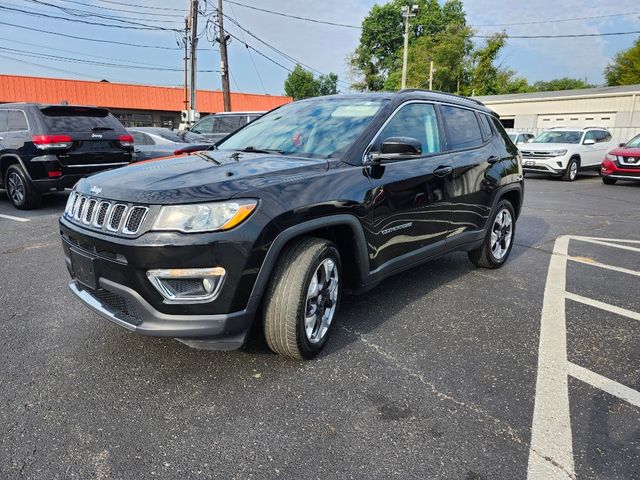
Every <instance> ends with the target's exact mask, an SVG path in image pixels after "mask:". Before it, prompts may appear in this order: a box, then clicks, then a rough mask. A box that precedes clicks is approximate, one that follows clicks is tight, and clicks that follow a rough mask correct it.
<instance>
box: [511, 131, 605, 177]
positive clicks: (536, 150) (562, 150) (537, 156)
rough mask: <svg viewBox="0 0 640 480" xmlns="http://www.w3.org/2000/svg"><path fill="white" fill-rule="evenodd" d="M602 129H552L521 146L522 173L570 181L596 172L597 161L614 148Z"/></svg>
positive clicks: (598, 164) (598, 162)
mask: <svg viewBox="0 0 640 480" xmlns="http://www.w3.org/2000/svg"><path fill="white" fill-rule="evenodd" d="M614 146H615V145H614V143H613V139H612V138H611V134H610V133H609V132H608V131H607V130H606V129H604V128H591V127H587V128H584V129H577V128H564V127H563V128H552V129H550V130H547V131H546V132H542V133H541V134H540V135H538V136H537V137H536V138H535V139H533V141H532V142H531V143H527V144H526V145H523V147H522V148H521V149H520V152H521V153H522V163H523V168H524V171H525V172H537V173H550V174H552V175H557V176H561V177H562V179H563V180H567V181H569V182H572V181H574V180H575V179H576V177H577V176H578V171H579V170H599V169H600V162H602V159H603V158H604V156H605V155H606V154H607V152H608V151H609V150H611V149H612V148H613V147H614Z"/></svg>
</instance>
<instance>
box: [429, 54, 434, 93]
mask: <svg viewBox="0 0 640 480" xmlns="http://www.w3.org/2000/svg"><path fill="white" fill-rule="evenodd" d="M433 72H434V70H433V60H431V61H430V62H429V90H433Z"/></svg>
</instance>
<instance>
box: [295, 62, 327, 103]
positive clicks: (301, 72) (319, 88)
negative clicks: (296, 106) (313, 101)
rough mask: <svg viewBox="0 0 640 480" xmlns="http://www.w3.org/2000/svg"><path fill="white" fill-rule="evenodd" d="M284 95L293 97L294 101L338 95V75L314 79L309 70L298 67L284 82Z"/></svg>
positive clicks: (321, 76)
mask: <svg viewBox="0 0 640 480" xmlns="http://www.w3.org/2000/svg"><path fill="white" fill-rule="evenodd" d="M284 93H285V94H287V95H288V96H290V97H293V99H294V100H300V99H301V98H309V97H317V96H318V95H333V94H336V93H338V75H336V74H335V73H333V72H332V73H329V74H327V75H320V76H319V77H318V78H314V76H313V73H311V72H310V71H309V70H305V69H304V68H302V67H301V66H300V65H296V66H295V68H294V69H293V71H292V72H291V73H289V75H288V76H287V78H286V80H285V81H284Z"/></svg>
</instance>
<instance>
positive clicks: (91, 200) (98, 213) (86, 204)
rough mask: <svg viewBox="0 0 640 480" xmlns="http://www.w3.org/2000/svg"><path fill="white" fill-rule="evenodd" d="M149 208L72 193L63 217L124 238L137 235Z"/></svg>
mask: <svg viewBox="0 0 640 480" xmlns="http://www.w3.org/2000/svg"><path fill="white" fill-rule="evenodd" d="M148 212H149V207H147V206H144V205H135V204H134V205H132V204H127V203H121V202H114V201H110V200H103V199H100V198H96V197H92V196H86V195H82V194H80V193H78V192H72V193H71V195H70V196H69V199H68V200H67V205H66V206H65V210H64V213H63V216H64V217H65V218H66V219H67V220H69V221H71V222H72V223H75V224H78V225H82V226H83V227H85V228H90V229H92V230H98V231H102V232H108V233H111V234H117V235H122V236H131V235H136V234H137V233H139V232H140V230H141V228H142V225H143V224H144V223H145V219H146V218H147V213H148Z"/></svg>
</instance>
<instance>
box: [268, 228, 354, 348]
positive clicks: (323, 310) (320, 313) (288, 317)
mask: <svg viewBox="0 0 640 480" xmlns="http://www.w3.org/2000/svg"><path fill="white" fill-rule="evenodd" d="M341 273H342V272H341V265H340V255H339V253H338V250H337V249H336V248H335V246H334V245H333V244H332V243H331V242H329V241H327V240H323V239H320V238H313V237H304V238H300V239H297V240H294V241H293V242H292V243H291V244H290V245H288V246H287V247H286V248H285V251H284V252H283V253H282V254H281V255H280V257H279V259H278V265H277V267H276V269H275V271H274V273H273V277H272V279H271V281H270V283H269V286H268V287H267V291H266V296H265V304H264V313H263V315H264V317H263V321H264V334H265V339H266V341H267V344H268V345H269V348H270V349H271V350H273V351H274V352H276V353H280V354H282V355H285V356H287V357H291V358H297V359H303V358H305V359H308V358H312V357H313V356H315V355H316V354H317V353H318V352H319V351H320V350H322V347H324V344H325V343H326V342H327V338H328V335H329V331H330V329H331V327H332V326H333V317H334V315H335V313H336V311H337V309H338V304H339V302H340V291H341V283H340V280H341V278H340V277H341Z"/></svg>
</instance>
